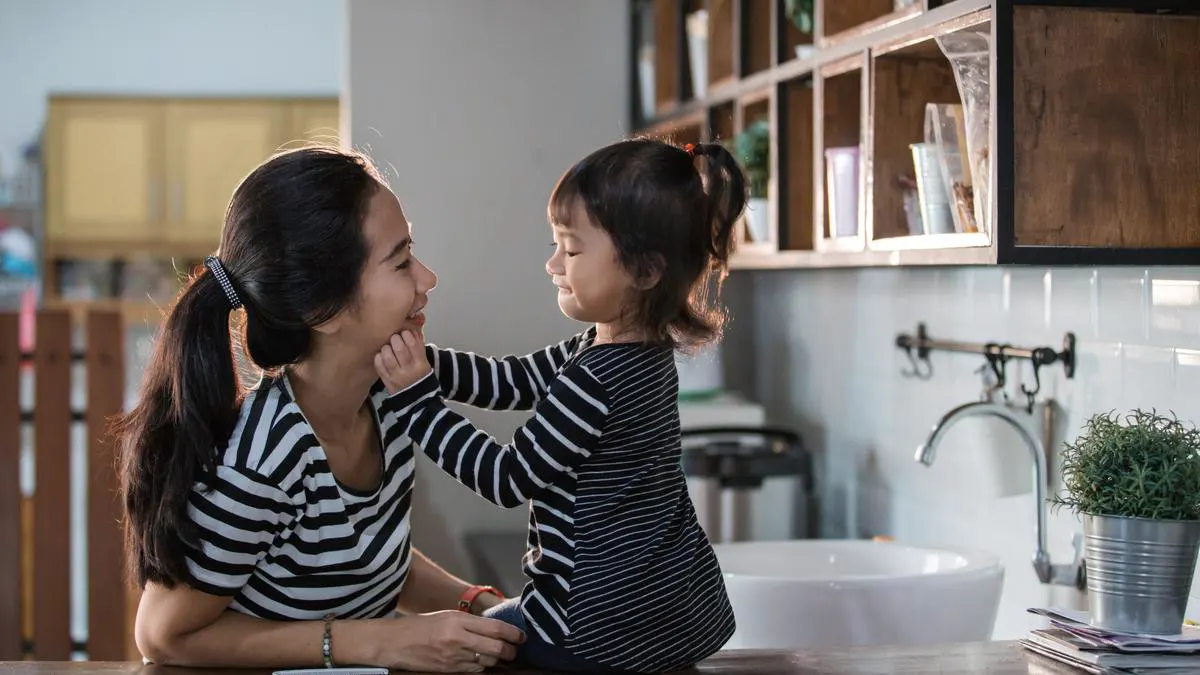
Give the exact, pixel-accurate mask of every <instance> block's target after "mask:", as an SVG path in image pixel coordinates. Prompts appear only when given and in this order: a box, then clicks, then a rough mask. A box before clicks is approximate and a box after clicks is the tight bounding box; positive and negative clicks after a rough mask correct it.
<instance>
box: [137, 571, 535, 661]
mask: <svg viewBox="0 0 1200 675" xmlns="http://www.w3.org/2000/svg"><path fill="white" fill-rule="evenodd" d="M229 602H230V599H229V598H228V597H222V596H214V595H209V594H207V593H202V592H200V591H197V590H194V589H191V588H188V587H186V586H182V585H180V586H176V587H175V588H172V589H168V588H166V587H164V586H160V585H157V584H147V585H146V588H145V590H144V591H143V593H142V599H141V603H140V604H139V606H138V613H137V622H136V624H135V628H134V637H135V640H136V641H137V645H138V649H139V650H140V651H141V652H142V655H143V656H145V657H146V658H148V659H150V660H151V661H153V662H155V663H157V664H160V665H175V666H193V667H226V668H303V667H321V666H323V665H324V663H323V659H322V652H321V647H322V642H323V639H324V634H325V622H324V621H266V620H263V619H256V618H253V617H250V616H246V615H244V614H241V613H239V612H235V611H231V610H229V609H228V606H229ZM331 638H332V640H331V645H332V652H333V661H334V664H335V665H371V666H380V667H385V668H394V669H405V670H424V671H436V672H474V671H479V670H482V669H483V668H485V667H488V666H491V665H494V664H495V663H496V662H497V661H498V660H511V659H512V658H513V657H514V656H515V654H516V652H515V649H514V647H513V645H515V644H519V643H520V642H521V641H522V640H523V639H524V638H523V636H522V635H521V633H520V631H519V630H517V629H516V628H514V627H513V626H510V625H508V624H506V623H504V622H502V621H494V620H492V619H485V618H482V617H478V616H473V615H470V614H466V613H464V612H457V611H447V612H438V613H435V614H425V615H419V616H409V617H401V618H389V619H370V620H357V621H334V622H333V624H332V631H331ZM476 653H478V654H480V658H479V660H478V661H476V660H475V654H476Z"/></svg>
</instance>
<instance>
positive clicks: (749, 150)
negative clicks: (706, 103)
mask: <svg viewBox="0 0 1200 675" xmlns="http://www.w3.org/2000/svg"><path fill="white" fill-rule="evenodd" d="M731 151H732V152H733V154H734V156H736V157H737V159H738V161H739V162H740V163H741V165H742V168H743V169H744V170H745V171H746V179H747V180H748V181H749V183H750V184H749V186H748V188H749V190H748V191H749V197H748V199H747V201H746V228H747V229H748V230H749V231H750V238H751V239H752V240H753V241H757V242H765V241H767V240H768V239H769V238H770V221H769V219H768V217H767V184H768V183H769V181H770V177H771V126H770V124H768V123H767V120H764V119H759V120H755V121H754V122H751V123H750V124H749V125H747V126H746V128H745V129H743V130H742V132H741V133H739V134H737V135H736V136H734V137H733V147H732V148H731Z"/></svg>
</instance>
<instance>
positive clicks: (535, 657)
mask: <svg viewBox="0 0 1200 675" xmlns="http://www.w3.org/2000/svg"><path fill="white" fill-rule="evenodd" d="M520 601H521V600H520V598H509V599H508V600H505V601H504V602H502V603H500V604H499V605H496V606H495V607H492V608H491V609H489V610H487V611H486V612H484V613H483V615H484V616H486V617H488V618H491V619H499V620H501V621H503V622H504V623H507V624H511V625H513V626H516V627H517V628H519V629H521V631H522V632H524V633H525V644H522V645H521V646H520V647H518V648H517V660H518V661H520V662H523V663H526V664H528V665H530V666H533V667H534V668H544V669H547V670H556V671H560V672H564V673H619V672H621V671H619V670H614V669H612V668H609V667H608V666H604V665H601V664H599V663H595V662H593V661H590V660H588V659H585V658H582V657H579V656H576V655H575V654H573V653H571V651H570V650H568V649H565V648H563V647H560V646H558V645H555V644H551V643H549V642H546V641H545V640H542V639H541V638H540V637H538V635H537V633H536V632H534V631H531V630H529V629H528V628H527V625H526V623H525V614H524V613H523V612H522V611H521V605H520Z"/></svg>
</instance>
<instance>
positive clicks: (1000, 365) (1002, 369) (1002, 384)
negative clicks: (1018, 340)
mask: <svg viewBox="0 0 1200 675" xmlns="http://www.w3.org/2000/svg"><path fill="white" fill-rule="evenodd" d="M988 348H989V349H988V362H989V363H991V364H992V372H993V373H995V375H996V389H998V390H1000V392H1001V393H1002V394H1004V402H1005V403H1007V402H1008V400H1009V396H1008V389H1007V385H1008V356H1007V355H1006V354H1005V353H1004V350H1006V349H1010V348H1012V345H1010V344H1002V345H998V344H996V343H991V344H989V345H988ZM993 350H994V351H993Z"/></svg>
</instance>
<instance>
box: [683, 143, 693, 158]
mask: <svg viewBox="0 0 1200 675" xmlns="http://www.w3.org/2000/svg"><path fill="white" fill-rule="evenodd" d="M683 150H684V152H686V153H687V154H689V155H691V156H692V157H695V156H696V146H695V145H692V144H691V143H688V144H687V145H685V146H683Z"/></svg>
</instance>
